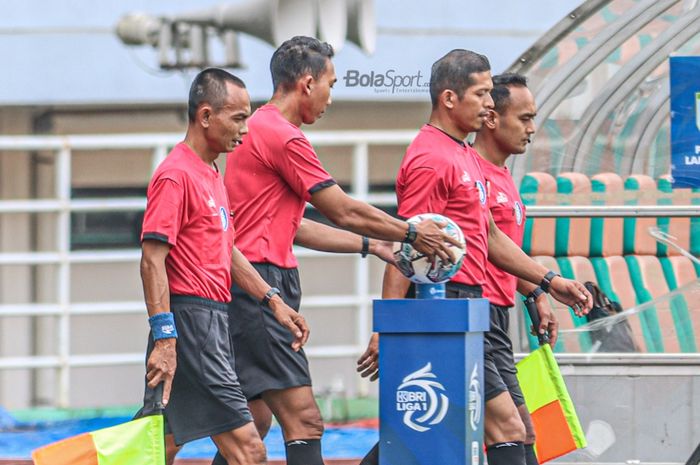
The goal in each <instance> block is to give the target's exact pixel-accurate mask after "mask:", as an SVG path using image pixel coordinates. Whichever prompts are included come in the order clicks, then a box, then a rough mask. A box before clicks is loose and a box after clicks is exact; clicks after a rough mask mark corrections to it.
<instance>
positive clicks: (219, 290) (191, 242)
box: [141, 142, 234, 302]
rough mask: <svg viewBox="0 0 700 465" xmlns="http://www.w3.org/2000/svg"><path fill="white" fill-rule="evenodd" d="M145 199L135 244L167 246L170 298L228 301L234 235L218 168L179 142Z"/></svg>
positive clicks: (229, 296) (154, 175) (152, 180)
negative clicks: (149, 242)
mask: <svg viewBox="0 0 700 465" xmlns="http://www.w3.org/2000/svg"><path fill="white" fill-rule="evenodd" d="M215 168H216V165H215ZM146 197H147V204H146V213H145V216H144V219H143V230H142V231H143V232H142V233H141V240H142V241H143V240H146V239H154V240H159V241H163V242H166V243H168V244H170V245H171V246H172V248H171V249H170V253H169V254H168V257H167V258H166V260H165V267H166V271H167V274H168V285H169V286H170V293H171V294H181V295H192V296H198V297H203V298H206V299H210V300H215V301H218V302H229V301H230V300H231V293H230V288H231V250H232V248H233V236H234V232H233V225H232V224H231V218H230V212H229V204H228V198H227V196H226V189H225V188H224V183H223V179H222V176H221V174H220V173H219V171H218V169H212V167H210V166H209V165H207V164H206V163H204V161H202V159H201V158H199V156H198V155H197V154H196V153H194V151H192V149H191V148H190V147H189V146H188V145H187V144H185V143H184V142H181V143H179V144H178V145H176V146H175V148H173V150H172V151H171V152H170V154H168V156H167V157H166V159H165V160H164V161H163V162H162V163H161V164H160V166H159V167H158V168H157V169H156V172H155V173H154V174H153V178H152V179H151V182H150V184H149V185H148V191H147V194H146Z"/></svg>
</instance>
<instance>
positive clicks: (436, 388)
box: [396, 362, 450, 433]
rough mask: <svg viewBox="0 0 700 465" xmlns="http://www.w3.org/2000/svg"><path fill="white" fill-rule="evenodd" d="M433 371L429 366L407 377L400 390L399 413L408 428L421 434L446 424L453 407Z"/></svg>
mask: <svg viewBox="0 0 700 465" xmlns="http://www.w3.org/2000/svg"><path fill="white" fill-rule="evenodd" d="M432 369H433V366H432V364H431V363H430V362H428V364H427V365H425V366H424V367H423V368H421V369H420V370H416V371H414V372H413V373H411V374H410V375H408V376H406V377H405V378H404V379H403V382H402V383H401V385H400V386H399V387H398V388H397V389H396V410H397V411H398V412H404V414H403V422H404V424H405V425H406V426H408V427H409V428H411V429H412V430H415V431H418V432H419V433H423V432H425V431H428V430H429V429H430V427H431V426H434V425H437V424H439V423H440V422H441V421H442V420H444V419H445V415H447V409H448V408H449V407H450V400H449V399H448V398H447V396H446V395H445V394H444V393H443V392H444V391H445V387H444V386H443V385H442V384H441V383H440V382H438V381H437V379H436V378H437V376H435V374H433V373H432ZM440 391H443V392H440Z"/></svg>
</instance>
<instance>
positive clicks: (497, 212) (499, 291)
mask: <svg viewBox="0 0 700 465" xmlns="http://www.w3.org/2000/svg"><path fill="white" fill-rule="evenodd" d="M478 160H479V164H480V166H481V172H482V173H484V177H485V178H486V182H487V185H488V189H487V191H488V194H489V208H490V209H491V216H492V217H493V221H494V223H496V226H498V229H500V230H501V231H503V233H504V234H505V235H507V236H508V237H510V238H511V239H512V240H513V242H515V243H516V244H517V245H518V247H522V245H523V233H524V231H525V207H524V206H523V202H522V200H521V199H520V194H519V193H518V190H517V189H516V188H515V182H513V177H512V176H511V175H510V171H509V170H508V168H507V167H505V166H503V167H500V166H496V165H494V164H493V163H491V162H490V161H488V160H484V159H483V158H481V157H478ZM517 284H518V279H517V278H516V277H515V276H513V275H511V274H509V273H507V272H505V271H503V270H501V269H500V268H498V267H497V266H496V265H493V264H492V263H491V262H487V265H486V284H485V285H484V297H486V298H487V299H489V301H490V302H491V303H492V304H494V305H499V306H503V307H512V306H513V305H515V289H516V287H517Z"/></svg>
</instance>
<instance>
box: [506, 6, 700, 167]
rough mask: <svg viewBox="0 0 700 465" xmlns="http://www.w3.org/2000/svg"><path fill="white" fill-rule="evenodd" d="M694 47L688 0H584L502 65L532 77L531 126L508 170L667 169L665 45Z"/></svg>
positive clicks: (677, 49)
mask: <svg viewBox="0 0 700 465" xmlns="http://www.w3.org/2000/svg"><path fill="white" fill-rule="evenodd" d="M698 52H700V7H699V6H698V2H697V1H696V0H694V1H687V0H588V1H586V2H584V3H583V4H582V5H580V6H579V7H578V8H577V9H576V10H574V11H573V12H572V13H571V14H570V15H568V16H567V17H565V18H564V19H563V20H561V21H560V22H559V23H557V24H556V25H555V26H554V27H552V28H551V29H550V30H549V31H548V32H547V33H545V34H544V35H543V36H542V37H541V38H540V39H539V40H538V41H537V42H536V43H535V45H533V46H532V47H531V48H530V49H529V50H527V51H526V52H525V53H524V54H523V55H522V56H521V57H520V58H519V59H518V60H517V61H516V62H515V63H514V64H513V65H511V66H510V68H509V69H508V71H511V72H519V73H522V74H525V75H527V76H528V77H529V85H530V87H531V89H532V90H533V91H534V93H535V96H536V100H537V103H538V114H537V118H536V122H537V127H538V133H537V134H536V136H535V138H534V142H533V144H532V145H531V146H530V148H529V152H528V153H527V154H526V155H525V156H519V157H517V158H516V159H515V162H514V166H513V167H512V168H513V174H514V175H515V176H516V178H520V177H521V176H522V175H523V174H524V173H526V172H530V171H546V172H550V173H552V174H558V173H560V172H565V171H577V172H582V173H584V174H587V175H592V174H595V173H599V172H603V171H612V172H616V173H618V174H620V175H622V176H625V175H628V174H632V173H635V174H637V173H638V174H648V175H651V176H653V177H658V176H659V175H661V174H664V173H667V172H668V170H669V159H670V140H669V134H670V130H669V123H670V118H669V115H670V105H669V96H670V85H669V62H668V58H669V56H671V55H680V56H685V55H697V54H698Z"/></svg>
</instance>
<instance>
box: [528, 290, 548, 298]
mask: <svg viewBox="0 0 700 465" xmlns="http://www.w3.org/2000/svg"><path fill="white" fill-rule="evenodd" d="M544 293H545V292H544V291H543V290H542V288H541V287H536V288H534V289H533V290H532V292H530V293H529V294H528V295H527V298H528V299H532V300H537V298H538V297H539V296H541V295H542V294H544Z"/></svg>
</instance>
